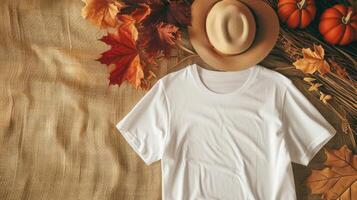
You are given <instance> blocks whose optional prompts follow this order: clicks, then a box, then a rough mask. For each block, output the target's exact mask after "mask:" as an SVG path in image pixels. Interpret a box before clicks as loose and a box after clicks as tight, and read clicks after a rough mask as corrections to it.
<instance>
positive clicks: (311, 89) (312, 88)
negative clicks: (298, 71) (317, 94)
mask: <svg viewBox="0 0 357 200" xmlns="http://www.w3.org/2000/svg"><path fill="white" fill-rule="evenodd" d="M321 86H322V84H320V83H314V84H312V85H311V86H310V88H309V91H310V92H312V91H318V90H319V87H321Z"/></svg>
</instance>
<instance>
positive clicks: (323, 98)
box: [320, 92, 332, 104]
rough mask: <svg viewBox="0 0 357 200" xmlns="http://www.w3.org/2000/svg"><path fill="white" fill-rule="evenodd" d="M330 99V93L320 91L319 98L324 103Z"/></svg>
mask: <svg viewBox="0 0 357 200" xmlns="http://www.w3.org/2000/svg"><path fill="white" fill-rule="evenodd" d="M330 99H332V96H331V95H328V94H324V93H322V92H320V100H321V101H322V102H323V103H324V104H327V101H328V100H330Z"/></svg>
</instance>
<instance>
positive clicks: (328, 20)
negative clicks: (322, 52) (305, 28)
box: [319, 4, 357, 45]
mask: <svg viewBox="0 0 357 200" xmlns="http://www.w3.org/2000/svg"><path fill="white" fill-rule="evenodd" d="M319 31H320V33H321V34H322V35H323V36H324V39H325V41H326V42H328V43H330V44H333V45H336V44H337V45H346V44H349V43H351V42H353V41H354V40H356V39H357V15H356V13H355V14H354V13H353V11H352V7H351V6H349V7H346V6H344V5H342V4H337V5H334V6H333V7H331V8H328V9H326V10H325V12H323V13H322V15H321V18H320V23H319Z"/></svg>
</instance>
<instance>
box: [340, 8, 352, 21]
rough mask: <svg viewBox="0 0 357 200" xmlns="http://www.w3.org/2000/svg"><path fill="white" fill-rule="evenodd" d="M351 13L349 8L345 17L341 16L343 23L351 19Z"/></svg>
mask: <svg viewBox="0 0 357 200" xmlns="http://www.w3.org/2000/svg"><path fill="white" fill-rule="evenodd" d="M351 15H352V10H350V11H349V12H348V13H347V16H346V17H342V22H343V23H344V24H348V22H349V21H350V19H351Z"/></svg>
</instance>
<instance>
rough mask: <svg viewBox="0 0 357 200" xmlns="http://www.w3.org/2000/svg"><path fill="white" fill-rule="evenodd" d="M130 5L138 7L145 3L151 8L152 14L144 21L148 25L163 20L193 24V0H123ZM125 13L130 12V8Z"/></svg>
mask: <svg viewBox="0 0 357 200" xmlns="http://www.w3.org/2000/svg"><path fill="white" fill-rule="evenodd" d="M123 2H124V3H125V4H128V5H129V7H136V6H137V4H140V3H145V4H147V5H148V6H149V7H150V9H151V13H150V15H149V16H148V17H147V18H146V19H145V20H144V21H143V25H144V26H145V27H148V26H149V25H152V24H159V23H161V22H164V23H168V24H173V25H175V26H177V27H187V26H189V25H191V4H192V0H176V1H162V0H123ZM127 10H129V11H125V13H127V12H130V8H128V9H127Z"/></svg>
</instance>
